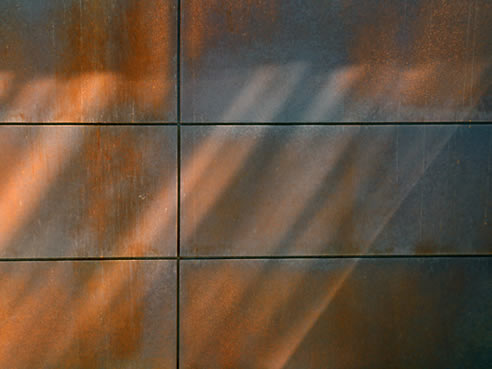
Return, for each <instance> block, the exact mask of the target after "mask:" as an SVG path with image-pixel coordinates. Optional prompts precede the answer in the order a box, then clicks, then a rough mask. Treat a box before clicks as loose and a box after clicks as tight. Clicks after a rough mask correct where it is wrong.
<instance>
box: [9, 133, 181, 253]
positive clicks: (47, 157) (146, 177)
mask: <svg viewBox="0 0 492 369" xmlns="http://www.w3.org/2000/svg"><path fill="white" fill-rule="evenodd" d="M176 146H177V145H176V127H101V126H99V127H87V126H85V127H80V126H77V127H75V126H71V127H32V126H31V127H5V126H4V127H1V128H0V158H1V162H0V178H1V179H0V256H1V257H14V258H15V257H28V258H32V257H103V256H104V257H106V256H109V257H115V256H126V257H129V256H159V255H164V256H170V255H175V254H176V161H177V160H176V155H177V154H176Z"/></svg>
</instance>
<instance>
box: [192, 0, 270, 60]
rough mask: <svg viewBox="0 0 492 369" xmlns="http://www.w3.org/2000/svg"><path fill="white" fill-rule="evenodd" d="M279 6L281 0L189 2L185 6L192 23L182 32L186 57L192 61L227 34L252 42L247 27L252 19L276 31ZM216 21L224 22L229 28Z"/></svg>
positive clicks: (209, 0)
mask: <svg viewBox="0 0 492 369" xmlns="http://www.w3.org/2000/svg"><path fill="white" fill-rule="evenodd" d="M277 7H278V0H270V1H265V0H244V1H234V0H208V1H203V0H190V1H189V2H188V4H187V7H186V10H187V12H188V14H187V16H188V17H189V20H187V21H186V27H185V28H184V30H183V40H184V41H183V42H184V46H185V47H184V50H185V51H184V52H185V57H186V58H187V60H189V61H193V60H196V59H198V58H199V57H200V56H201V55H202V54H203V53H204V51H205V50H206V49H207V48H209V47H212V46H214V43H215V41H216V40H218V39H219V38H220V37H221V36H222V35H223V33H224V32H226V33H229V34H234V35H236V36H240V37H241V38H242V41H243V42H244V41H246V42H251V41H252V37H253V35H251V34H249V33H248V29H249V28H248V25H249V24H250V23H251V21H252V20H256V21H261V22H264V23H263V27H265V25H267V26H268V25H269V26H270V27H271V28H270V30H271V31H272V32H273V31H274V30H275V28H274V26H275V24H276V21H277ZM185 19H186V18H185ZM214 19H221V20H223V21H224V23H225V24H224V26H225V27H226V28H225V29H224V28H223V25H218V24H217V23H216V22H215V21H214ZM262 36H263V37H264V36H265V35H264V34H263V35H262Z"/></svg>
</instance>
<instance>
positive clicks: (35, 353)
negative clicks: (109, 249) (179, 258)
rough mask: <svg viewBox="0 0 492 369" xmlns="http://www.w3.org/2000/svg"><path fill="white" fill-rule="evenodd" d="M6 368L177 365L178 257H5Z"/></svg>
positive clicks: (0, 274)
mask: <svg viewBox="0 0 492 369" xmlns="http://www.w3.org/2000/svg"><path fill="white" fill-rule="evenodd" d="M0 294H1V296H2V298H1V299H0V318H1V319H0V320H1V329H0V342H1V343H2V344H1V345H0V367H2V368H16V369H31V368H72V369H96V368H97V369H103V368H122V369H140V368H149V369H152V368H155V369H157V368H159V369H161V368H175V367H176V364H175V363H176V321H175V318H176V266H175V262H174V261H123V262H113V261H104V262H35V263H31V262H17V263H0Z"/></svg>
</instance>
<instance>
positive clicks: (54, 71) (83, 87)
mask: <svg viewBox="0 0 492 369" xmlns="http://www.w3.org/2000/svg"><path fill="white" fill-rule="evenodd" d="M175 5H176V3H175V0H146V1H138V0H105V1H102V0H84V1H79V0H50V1H38V0H2V2H1V4H0V19H1V21H0V121H28V122H29V121H43V122H54V121H68V122H92V121H104V122H106V121H107V122H120V121H124V122H141V121H145V122H150V121H174V120H175V119H176V78H175V77H176V76H175V70H176V66H175V60H176V24H177V22H176V9H175V8H176V6H175Z"/></svg>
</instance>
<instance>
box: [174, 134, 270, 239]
mask: <svg viewBox="0 0 492 369" xmlns="http://www.w3.org/2000/svg"><path fill="white" fill-rule="evenodd" d="M221 131H222V128H221V127H216V128H215V130H214V131H213V132H212V134H211V135H210V137H208V138H206V141H205V143H204V144H202V145H201V146H200V148H199V149H198V150H199V151H198V152H197V153H196V154H194V156H193V159H195V158H196V160H197V161H195V160H191V161H190V162H189V164H185V166H184V168H183V172H182V176H181V178H182V181H185V182H184V184H183V189H182V201H184V202H186V201H188V202H191V203H193V204H194V205H193V215H192V218H191V219H190V220H191V221H190V222H188V223H187V225H186V227H187V232H186V233H185V234H183V235H182V237H183V240H187V238H188V237H193V234H194V233H195V228H197V227H198V226H199V225H200V222H201V220H202V219H203V218H204V217H206V216H207V212H208V211H209V210H210V208H211V207H212V206H213V205H214V204H215V202H216V201H217V199H218V198H220V195H221V194H222V193H223V192H224V191H226V190H227V188H228V185H229V184H230V183H231V181H232V180H233V179H234V177H235V176H236V175H237V174H238V173H239V171H240V170H241V167H242V165H243V164H244V162H245V161H246V160H247V159H248V155H249V154H250V153H251V152H252V151H253V150H254V148H255V146H256V145H257V144H258V142H259V141H260V140H261V137H257V139H256V140H249V141H248V142H247V144H245V145H242V146H241V147H239V148H232V149H233V150H234V155H229V154H228V152H227V151H225V150H221V144H220V141H221V139H220V136H221V135H222V132H221ZM224 138H225V137H224ZM230 149H231V148H230V147H227V148H226V150H230ZM219 153H220V159H219ZM214 160H220V161H221V166H220V168H221V169H219V170H215V171H213V172H212V171H210V170H209V169H208V164H209V163H210V162H213V161H214ZM224 168H227V169H228V170H224ZM205 172H206V176H204V174H205ZM207 182H208V183H213V190H212V191H211V192H209V193H208V195H207V198H206V199H202V200H203V201H201V202H200V203H199V204H196V203H194V202H193V198H192V199H191V201H190V200H189V199H187V198H186V197H187V196H188V197H189V196H193V195H194V191H193V189H194V188H195V187H196V186H198V185H200V186H204V185H206V184H207Z"/></svg>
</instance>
